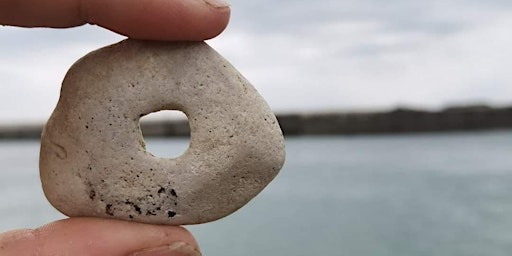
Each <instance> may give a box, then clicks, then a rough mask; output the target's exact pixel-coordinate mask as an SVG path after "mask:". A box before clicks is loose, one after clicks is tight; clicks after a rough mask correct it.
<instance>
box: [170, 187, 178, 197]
mask: <svg viewBox="0 0 512 256" xmlns="http://www.w3.org/2000/svg"><path fill="white" fill-rule="evenodd" d="M171 196H174V197H178V195H177V194H176V191H175V190H174V189H171Z"/></svg>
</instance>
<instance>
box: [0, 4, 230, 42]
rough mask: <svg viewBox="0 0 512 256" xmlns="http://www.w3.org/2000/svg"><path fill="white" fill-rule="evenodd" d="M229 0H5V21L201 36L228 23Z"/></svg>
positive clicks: (144, 35) (0, 10) (1, 8)
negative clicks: (92, 25) (96, 26)
mask: <svg viewBox="0 0 512 256" xmlns="http://www.w3.org/2000/svg"><path fill="white" fill-rule="evenodd" d="M226 1H227V0H0V25H12V26H22V27H53V28H68V27H75V26H80V25H83V24H86V23H90V24H97V25H99V26H102V27H104V28H107V29H110V30H112V31H114V32H117V33H119V34H122V35H125V36H128V37H131V38H136V39H150V40H167V41H199V40H205V39H209V38H212V37H215V36H217V35H218V34H220V33H221V32H222V31H223V30H224V29H225V28H226V26H227V24H228V21H229V15H230V8H229V6H228V4H227V2H226Z"/></svg>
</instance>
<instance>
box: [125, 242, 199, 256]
mask: <svg viewBox="0 0 512 256" xmlns="http://www.w3.org/2000/svg"><path fill="white" fill-rule="evenodd" d="M131 256H201V253H200V252H199V250H198V249H197V248H195V247H194V246H192V245H190V244H187V243H185V242H175V243H173V244H170V245H166V246H161V247H156V248H149V249H144V250H142V251H139V252H136V253H134V254H132V255H131Z"/></svg>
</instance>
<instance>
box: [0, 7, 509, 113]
mask: <svg viewBox="0 0 512 256" xmlns="http://www.w3.org/2000/svg"><path fill="white" fill-rule="evenodd" d="M510 27H512V2H511V1H504V0H503V1H498V0H494V1H474V0H454V1H449V2H447V1H441V0H433V1H423V2H421V1H406V0H392V1H380V0H357V1H356V0H346V1H339V0H322V1H314V2H311V1H303V0H287V1H271V0H261V1H238V2H234V3H233V18H232V21H231V24H230V26H229V28H228V29H227V30H226V31H225V33H224V34H222V35H221V36H220V37H218V38H216V39H214V40H211V41H210V44H211V45H212V46H214V48H215V49H217V50H218V51H219V52H220V53H221V54H222V55H224V56H225V57H226V58H227V59H228V60H230V61H231V62H232V63H233V64H234V65H235V66H236V67H237V68H238V69H239V70H240V71H241V72H242V74H244V75H245V76H246V77H247V78H248V79H249V80H250V81H252V83H253V84H254V85H255V87H256V88H257V89H258V90H259V91H260V92H261V94H262V95H263V96H264V97H265V98H266V99H267V101H268V103H269V104H270V105H271V107H272V108H273V109H275V110H276V111H278V112H290V111H299V110H300V111H320V110H333V109H340V110H348V109H361V108H363V109H367V108H372V109H375V108H391V107H393V106H396V105H415V106H424V107H429V108H438V107H440V106H443V105H445V104H447V103H454V102H455V103H457V102H471V101H478V102H490V103H494V104H506V103H512V99H511V97H510V95H512V87H511V86H510V84H511V83H512V77H511V76H512V75H511V72H510V71H509V68H508V67H510V66H511V61H510V60H512V50H511V48H510V45H512V34H511V33H510V32H509V31H510ZM0 38H1V40H0V49H1V50H0V56H1V58H0V77H1V81H0V82H1V84H2V85H1V86H2V93H1V94H0V122H3V123H5V122H26V121H30V120H32V121H34V120H35V121H42V120H45V119H46V118H48V116H49V114H50V113H51V111H52V110H53V107H54V106H55V104H56V101H57V99H58V93H59V88H60V83H61V81H62V79H63V77H64V74H65V72H66V71H67V69H68V68H69V67H70V66H71V64H72V63H73V62H74V61H76V60H77V59H78V58H80V57H81V56H83V55H85V54H86V53H87V52H89V51H92V50H94V49H96V48H99V47H102V46H105V45H108V44H111V43H115V42H117V41H119V40H120V39H122V37H121V36H117V35H115V34H114V33H111V32H109V31H106V30H103V29H101V28H98V27H95V26H83V27H80V28H75V29H71V30H53V29H20V28H10V27H1V28H0Z"/></svg>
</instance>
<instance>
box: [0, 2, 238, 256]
mask: <svg viewBox="0 0 512 256" xmlns="http://www.w3.org/2000/svg"><path fill="white" fill-rule="evenodd" d="M229 16H230V8H229V7H215V6H214V5H211V4H208V3H206V2H205V1H204V0H37V1H35V0H0V24H1V25H10V26H20V27H53V28H68V27H75V26H80V25H83V24H87V23H89V24H96V25H98V26H101V27H104V28H106V29H109V30H112V31H114V32H116V33H119V34H122V35H125V36H128V37H131V38H137V39H150V40H166V41H183V40H187V41H198V40H205V39H209V38H213V37H215V36H217V35H218V34H220V33H221V32H222V31H223V30H224V29H225V27H226V26H227V24H228V22H229ZM177 241H182V242H185V243H188V244H189V245H191V246H193V247H196V248H197V246H198V245H197V243H196V241H195V239H194V237H193V236H192V235H191V234H190V232H188V231H187V230H186V229H184V228H182V227H175V226H156V225H148V224H140V223H133V222H125V221H118V220H106V219H93V218H69V219H65V220H60V221H56V222H52V223H49V224H47V225H44V226H42V227H39V228H36V229H21V230H14V231H9V232H5V233H0V255H19V256H25V255H27V256H28V255H38V256H47V255H48V256H49V255H52V256H61V255H62V256H63V255H74V256H86V255H87V256H89V255H111V256H118V255H119V256H121V255H123V256H124V255H130V254H132V253H134V252H137V251H139V250H142V249H145V248H155V247H161V246H165V245H169V244H173V243H174V242H177ZM171 255H186V254H183V253H181V254H180V253H177V254H171Z"/></svg>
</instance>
